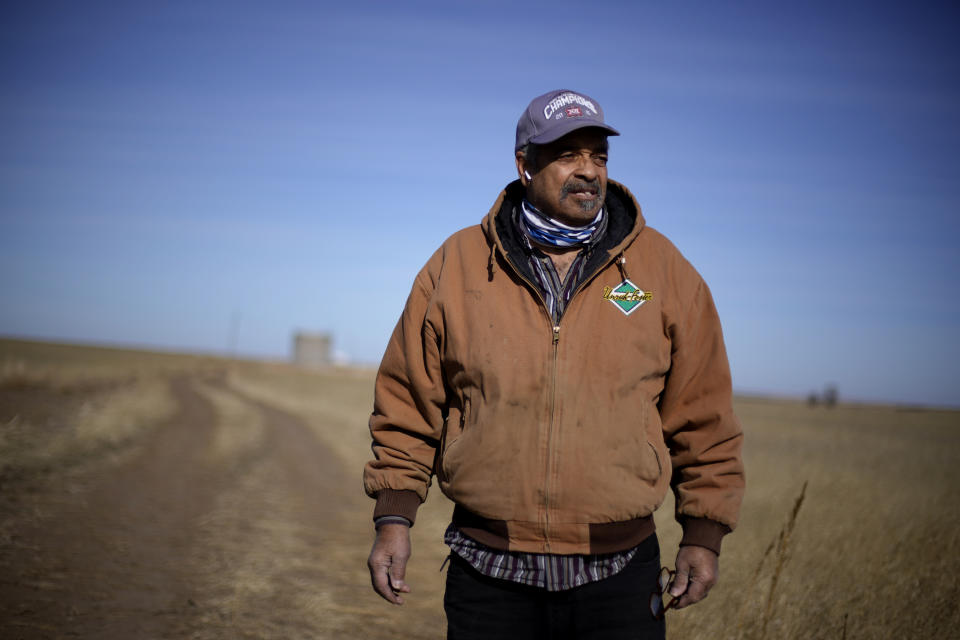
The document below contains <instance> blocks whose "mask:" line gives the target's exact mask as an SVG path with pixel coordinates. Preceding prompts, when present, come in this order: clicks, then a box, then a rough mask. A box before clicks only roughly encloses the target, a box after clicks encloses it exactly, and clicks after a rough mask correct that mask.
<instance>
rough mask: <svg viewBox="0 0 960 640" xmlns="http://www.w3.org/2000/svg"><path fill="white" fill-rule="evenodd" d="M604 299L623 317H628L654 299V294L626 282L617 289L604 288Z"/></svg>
mask: <svg viewBox="0 0 960 640" xmlns="http://www.w3.org/2000/svg"><path fill="white" fill-rule="evenodd" d="M603 299H604V300H609V301H610V302H611V303H612V304H613V305H614V306H615V307H616V308H617V309H620V311H622V312H623V315H625V316H628V315H630V314H631V313H633V312H634V311H636V310H637V309H639V308H640V307H641V306H643V303H644V302H646V301H647V300H651V299H653V293H652V292H650V291H643V290H641V289H640V287H638V286H637V285H635V284H633V283H632V282H630V281H629V280H624V281H623V282H621V283H620V284H618V285H617V286H616V287H604V288H603Z"/></svg>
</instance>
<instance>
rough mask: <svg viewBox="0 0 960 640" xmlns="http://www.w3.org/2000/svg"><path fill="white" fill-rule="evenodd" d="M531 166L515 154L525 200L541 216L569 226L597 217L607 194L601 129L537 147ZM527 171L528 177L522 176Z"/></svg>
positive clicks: (604, 138)
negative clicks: (533, 162)
mask: <svg viewBox="0 0 960 640" xmlns="http://www.w3.org/2000/svg"><path fill="white" fill-rule="evenodd" d="M534 161H535V163H536V166H531V163H529V162H527V159H526V158H524V156H523V155H522V154H519V153H518V154H517V169H518V170H519V171H520V176H521V180H522V181H523V182H524V184H525V185H526V187H527V199H528V200H529V201H530V202H531V203H532V204H533V206H535V207H536V208H537V209H539V210H540V211H542V212H543V213H544V214H545V215H547V216H549V217H551V218H554V219H555V220H559V221H560V222H564V223H566V224H569V225H573V226H583V225H584V224H586V223H588V222H590V221H591V220H593V219H594V218H595V217H596V216H597V212H598V211H599V210H600V207H601V206H603V199H604V197H605V196H606V194H607V134H606V133H605V132H604V131H603V130H602V129H592V128H584V129H577V130H576V131H571V132H570V133H568V134H567V135H565V136H563V137H562V138H560V139H559V140H556V141H554V142H551V143H549V144H545V145H543V146H540V147H538V149H537V154H536V157H535V158H534ZM524 171H529V172H530V175H531V177H530V178H529V179H528V178H526V177H525V176H524Z"/></svg>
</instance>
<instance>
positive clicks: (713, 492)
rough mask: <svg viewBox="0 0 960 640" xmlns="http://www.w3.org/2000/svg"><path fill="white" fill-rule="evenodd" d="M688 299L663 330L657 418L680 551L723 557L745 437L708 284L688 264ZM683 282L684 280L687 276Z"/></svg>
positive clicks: (739, 492)
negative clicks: (668, 343)
mask: <svg viewBox="0 0 960 640" xmlns="http://www.w3.org/2000/svg"><path fill="white" fill-rule="evenodd" d="M684 267H685V268H686V270H687V273H688V274H692V275H690V276H688V277H684V278H683V279H684V280H686V281H687V282H691V280H690V279H688V278H691V277H692V278H693V280H692V282H695V283H696V284H695V285H694V286H692V287H687V291H692V294H691V293H688V294H686V295H687V299H680V300H677V301H676V302H677V309H676V311H675V315H674V318H675V320H674V321H672V322H669V323H668V326H667V330H668V332H669V334H670V337H671V340H672V343H673V344H672V353H671V368H670V372H669V374H668V375H667V380H666V382H665V386H664V390H663V393H662V395H661V398H660V416H661V420H662V422H663V431H664V436H665V438H666V441H667V444H668V445H669V447H670V452H671V462H672V463H673V479H672V486H673V491H674V495H675V497H676V509H677V513H676V515H677V519H678V520H679V521H680V523H681V525H683V529H684V537H683V540H682V541H681V544H696V545H699V546H704V547H707V548H711V549H713V550H714V551H716V552H718V553H719V551H720V541H721V539H722V537H723V535H724V534H726V533H729V532H730V531H731V530H732V529H733V528H734V527H735V526H736V523H737V518H738V515H739V511H740V503H741V501H742V499H743V492H744V471H743V462H742V460H741V447H742V442H743V433H742V431H741V428H740V422H739V421H738V420H737V417H736V416H735V415H734V413H733V398H732V389H731V380H730V365H729V363H728V361H727V354H726V349H725V347H724V344H723V334H722V331H721V328H720V319H719V317H718V315H717V310H716V307H715V306H714V303H713V298H712V296H711V295H710V290H709V289H708V288H707V285H706V283H704V282H703V280H702V279H701V278H700V276H699V274H697V273H696V272H695V271H694V270H693V267H691V266H689V264H685V265H684ZM684 275H686V274H684Z"/></svg>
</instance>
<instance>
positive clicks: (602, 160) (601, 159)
mask: <svg viewBox="0 0 960 640" xmlns="http://www.w3.org/2000/svg"><path fill="white" fill-rule="evenodd" d="M593 161H594V162H595V163H597V165H599V166H601V167H605V166H607V156H593Z"/></svg>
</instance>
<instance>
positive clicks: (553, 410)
mask: <svg viewBox="0 0 960 640" xmlns="http://www.w3.org/2000/svg"><path fill="white" fill-rule="evenodd" d="M559 351H560V324H559V323H557V324H556V325H554V327H553V369H552V373H551V375H550V378H551V382H550V427H549V429H548V430H547V470H546V482H545V484H544V489H543V526H544V536H543V544H544V548H545V550H546V552H547V553H550V490H549V487H550V475H551V474H552V473H553V464H552V461H553V432H554V431H555V430H556V425H555V424H554V422H555V421H556V415H557V368H558V366H559V360H560V358H559V357H558V355H559Z"/></svg>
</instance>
